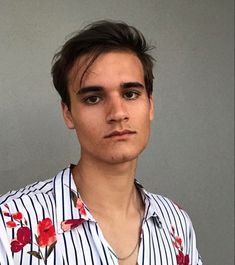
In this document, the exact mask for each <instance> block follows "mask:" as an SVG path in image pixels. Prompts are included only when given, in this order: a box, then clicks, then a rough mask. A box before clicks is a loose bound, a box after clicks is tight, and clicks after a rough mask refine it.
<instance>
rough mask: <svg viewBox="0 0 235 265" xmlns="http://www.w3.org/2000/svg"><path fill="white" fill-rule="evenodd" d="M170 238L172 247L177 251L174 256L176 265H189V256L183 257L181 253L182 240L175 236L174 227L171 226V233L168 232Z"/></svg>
mask: <svg viewBox="0 0 235 265" xmlns="http://www.w3.org/2000/svg"><path fill="white" fill-rule="evenodd" d="M170 234H171V236H172V238H173V245H174V246H175V248H176V249H177V251H178V254H177V255H176V260H177V265H190V264H189V255H188V254H187V255H184V253H183V241H182V238H181V237H179V236H176V235H175V228H174V226H171V232H170Z"/></svg>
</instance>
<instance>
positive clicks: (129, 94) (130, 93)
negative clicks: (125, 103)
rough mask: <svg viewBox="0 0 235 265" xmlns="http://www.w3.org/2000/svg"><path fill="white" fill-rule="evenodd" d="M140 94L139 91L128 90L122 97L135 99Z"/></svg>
mask: <svg viewBox="0 0 235 265" xmlns="http://www.w3.org/2000/svg"><path fill="white" fill-rule="evenodd" d="M139 96H140V92H137V91H128V92H126V93H125V94H124V98H125V99H127V100H133V99H137V98H138V97H139Z"/></svg>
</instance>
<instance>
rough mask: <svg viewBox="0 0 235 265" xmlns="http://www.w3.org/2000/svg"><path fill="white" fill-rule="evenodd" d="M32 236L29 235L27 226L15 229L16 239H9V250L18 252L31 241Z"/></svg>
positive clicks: (29, 231)
mask: <svg viewBox="0 0 235 265" xmlns="http://www.w3.org/2000/svg"><path fill="white" fill-rule="evenodd" d="M31 241H32V236H31V230H30V229H29V228H28V227H25V226H23V227H20V228H19V229H18V230H17V233H16V239H13V240H12V241H11V251H12V252H18V251H20V250H22V248H23V247H24V246H25V245H27V244H29V243H31Z"/></svg>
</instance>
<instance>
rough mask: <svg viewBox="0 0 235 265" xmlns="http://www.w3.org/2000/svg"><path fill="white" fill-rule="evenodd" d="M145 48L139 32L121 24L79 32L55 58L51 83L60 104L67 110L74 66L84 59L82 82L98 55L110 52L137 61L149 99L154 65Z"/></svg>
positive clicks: (108, 23)
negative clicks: (129, 55)
mask: <svg viewBox="0 0 235 265" xmlns="http://www.w3.org/2000/svg"><path fill="white" fill-rule="evenodd" d="M150 49H151V47H149V46H148V44H147V43H146V40H145V38H144V36H143V35H142V33H141V32H139V31H138V30H137V29H136V28H134V27H132V26H129V25H127V24H125V23H123V22H112V21H98V22H95V23H92V24H90V25H88V26H87V27H85V28H84V29H83V30H81V31H80V32H79V33H78V34H76V35H75V36H74V37H72V38H71V39H69V40H68V41H67V42H66V43H65V44H64V46H63V47H62V49H61V50H60V51H59V52H58V53H57V54H56V55H55V56H54V64H53V66H52V77H53V83H54V86H55V88H56V90H57V91H58V93H59V94H60V96H61V99H62V102H63V103H65V104H66V105H67V106H68V108H69V109H70V97H69V91H68V81H69V80H68V77H69V73H70V71H71V69H72V67H73V66H74V64H75V62H76V61H77V60H78V59H80V58H81V57H82V56H83V57H84V55H86V57H87V59H88V60H89V63H88V64H87V66H86V68H85V70H84V72H83V74H82V76H81V80H80V83H81V82H82V78H83V76H84V74H85V73H86V71H87V70H88V68H89V67H90V66H91V65H92V64H93V63H94V61H95V60H96V59H97V58H98V57H99V56H100V55H101V54H105V53H107V52H110V51H130V52H132V53H134V54H135V55H136V56H137V57H138V58H139V60H140V62H141V63H142V66H143V70H144V81H145V88H146V90H147V94H148V96H149V97H150V96H151V94H152V90H153V72H152V69H153V61H154V59H153V58H152V57H151V55H150V54H148V52H149V50H150Z"/></svg>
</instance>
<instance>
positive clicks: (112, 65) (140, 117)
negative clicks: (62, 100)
mask: <svg viewBox="0 0 235 265" xmlns="http://www.w3.org/2000/svg"><path fill="white" fill-rule="evenodd" d="M87 61H89V60H87V56H83V57H82V58H80V59H79V60H78V61H77V62H75V64H74V66H73V68H72V69H71V71H70V74H69V85H68V88H69V95H70V101H71V108H70V110H68V108H67V106H66V105H64V104H62V106H63V115H64V119H65V123H66V125H67V126H68V128H70V129H75V130H76V133H77V137H78V140H79V142H80V146H81V158H82V159H89V160H90V161H92V162H94V161H99V162H105V163H110V164H113V163H122V162H127V161H131V160H135V159H136V158H137V157H138V155H139V154H140V152H141V151H142V150H143V149H144V147H145V146H146V144H147V142H148V138H149V131H150V121H151V120H152V119H153V102H152V98H151V97H150V98H149V97H148V95H147V92H146V89H145V84H144V72H143V67H142V64H141V62H140V60H139V59H138V57H137V56H136V55H134V54H133V53H130V52H126V51H113V52H108V53H105V54H101V55H100V56H99V57H98V58H97V59H96V60H95V62H94V63H93V64H92V65H91V66H90V67H89V68H88V70H87V71H86V73H85V75H84V76H83V78H82V82H81V76H82V74H83V72H84V69H85V68H86V66H87V63H88V62H87Z"/></svg>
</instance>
